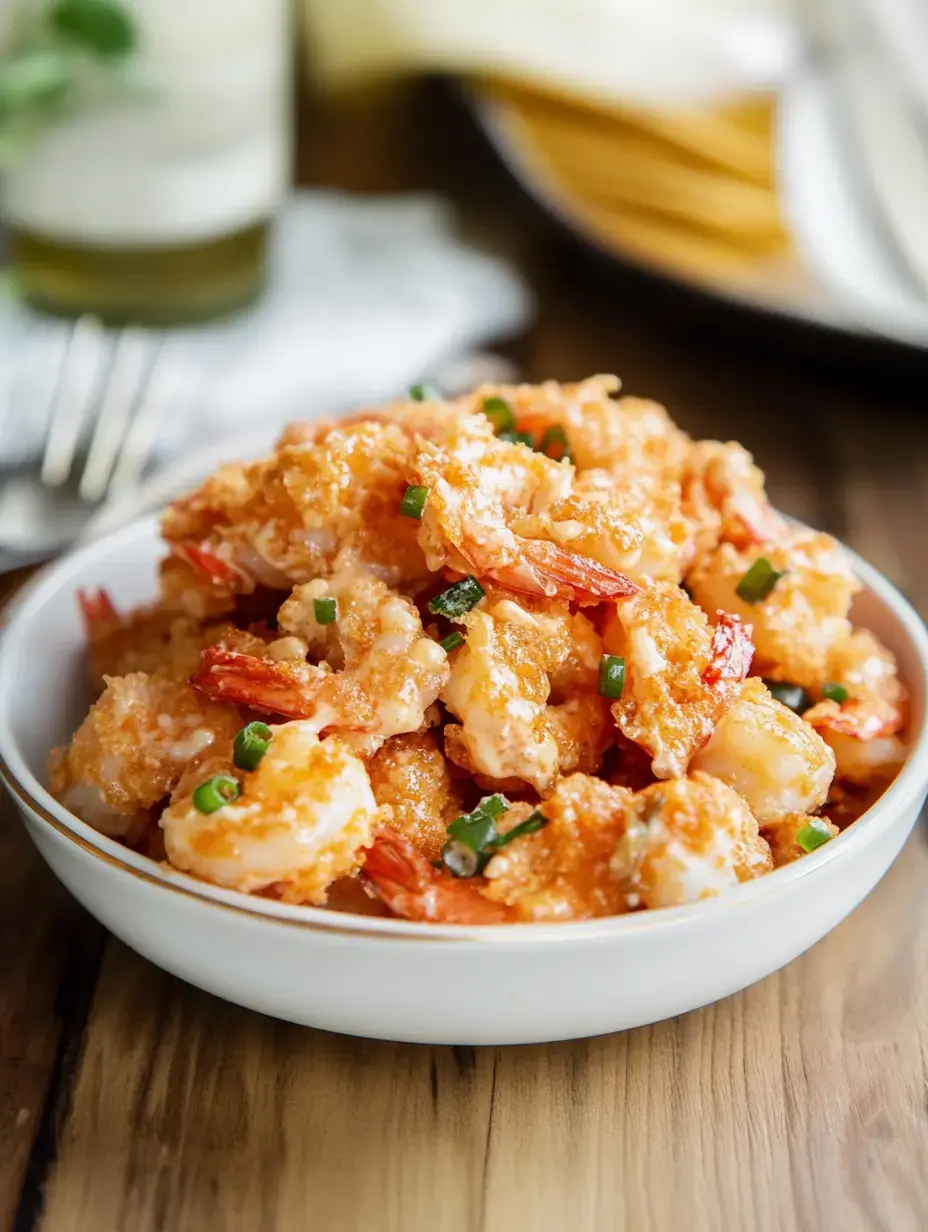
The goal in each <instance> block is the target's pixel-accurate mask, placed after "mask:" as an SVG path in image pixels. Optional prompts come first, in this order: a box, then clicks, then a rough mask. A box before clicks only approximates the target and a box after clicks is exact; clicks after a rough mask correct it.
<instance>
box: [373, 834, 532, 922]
mask: <svg viewBox="0 0 928 1232" xmlns="http://www.w3.org/2000/svg"><path fill="white" fill-rule="evenodd" d="M361 877H362V879H363V881H364V883H365V885H366V886H367V887H368V888H369V889H370V891H372V892H373V894H374V895H376V897H377V898H379V899H380V900H381V902H383V903H385V904H386V906H387V907H389V908H390V910H391V911H392V912H393V914H394V915H398V916H401V917H403V918H404V919H407V920H432V921H437V922H441V923H444V924H505V923H506V922H507V921H508V920H511V919H512V914H511V912H510V910H509V909H508V908H507V907H506V906H505V905H504V904H502V903H493V902H490V900H489V899H487V898H484V897H483V895H482V894H481V893H480V891H479V888H478V886H477V884H476V883H475V881H473V880H471V879H466V880H465V879H458V878H455V877H452V876H451V874H450V873H446V872H443V871H442V870H440V869H437V868H435V867H434V866H433V865H431V864H430V863H429V862H428V860H427V859H426V858H425V856H423V855H421V854H420V853H419V852H418V851H416V849H415V848H414V847H413V846H412V844H411V843H408V842H407V841H406V839H404V838H403V837H402V836H401V835H400V834H398V833H397V832H396V831H395V830H391V829H388V828H383V829H381V830H379V831H378V832H377V834H376V836H375V838H374V843H373V846H372V847H371V848H370V849H369V850H368V852H367V855H366V856H365V860H364V867H363V868H362V870H361Z"/></svg>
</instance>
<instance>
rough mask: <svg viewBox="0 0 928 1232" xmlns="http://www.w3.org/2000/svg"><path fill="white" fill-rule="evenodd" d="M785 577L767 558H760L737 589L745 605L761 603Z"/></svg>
mask: <svg viewBox="0 0 928 1232" xmlns="http://www.w3.org/2000/svg"><path fill="white" fill-rule="evenodd" d="M782 576H783V574H782V573H778V572H777V570H776V569H774V567H773V565H771V563H770V561H769V560H768V559H767V557H766V556H758V558H757V560H755V562H754V564H753V565H751V567H750V569H748V571H747V573H745V575H744V577H743V578H742V579H741V581H740V582H739V583H738V585H737V586H736V587H735V592H736V594H737V595H738V597H739V599H743V600H744V602H745V603H750V604H752V605H753V604H755V603H761V602H762V601H763V600H764V599H766V598H767V596H768V595H769V594H770V592H771V591H772V590H773V588H774V586H776V584H777V582H779V580H780V578H781V577H782Z"/></svg>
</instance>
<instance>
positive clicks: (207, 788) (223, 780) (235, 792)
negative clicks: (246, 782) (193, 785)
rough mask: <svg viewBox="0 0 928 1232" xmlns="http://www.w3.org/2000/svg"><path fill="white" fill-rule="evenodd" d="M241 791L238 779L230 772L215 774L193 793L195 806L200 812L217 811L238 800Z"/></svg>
mask: <svg viewBox="0 0 928 1232" xmlns="http://www.w3.org/2000/svg"><path fill="white" fill-rule="evenodd" d="M240 792H241V787H239V784H238V779H234V778H232V776H231V775H228V774H214V775H213V777H212V778H211V779H206V781H205V782H203V783H201V784H200V786H199V787H198V788H197V789H196V791H195V792H194V793H193V807H194V808H195V809H196V810H197V812H199V813H215V812H217V811H218V810H219V809H221V808H222V807H223V806H224V805H226V804H231V803H232V801H233V800H237V799H238V797H239V794H240Z"/></svg>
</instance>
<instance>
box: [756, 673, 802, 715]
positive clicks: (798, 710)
mask: <svg viewBox="0 0 928 1232" xmlns="http://www.w3.org/2000/svg"><path fill="white" fill-rule="evenodd" d="M764 684H765V685H766V686H767V688H768V689H769V690H770V695H771V697H773V698H775V700H776V701H778V702H781V703H782V704H783V705H784V706H786V707H788V708H789V709H790V710H792V711H793V712H794V713H795V714H805V712H806V711H807V710H808V709H809V707H810V706H811V705H812V698H811V697H810V696H809V695H808V693H807V692H806V691H805V689H804V688H803V687H802V685H799V684H789V682H788V681H784V680H765V681H764Z"/></svg>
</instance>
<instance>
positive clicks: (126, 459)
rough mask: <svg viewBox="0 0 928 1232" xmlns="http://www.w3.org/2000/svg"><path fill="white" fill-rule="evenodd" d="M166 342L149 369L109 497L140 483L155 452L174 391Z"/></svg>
mask: <svg viewBox="0 0 928 1232" xmlns="http://www.w3.org/2000/svg"><path fill="white" fill-rule="evenodd" d="M164 345H165V344H163V343H162V345H161V347H160V348H159V349H158V350H157V351H156V352H155V356H154V358H153V359H152V362H151V366H150V367H149V369H148V379H147V381H146V384H145V387H144V389H143V390H142V392H141V393H140V394H139V397H138V400H137V402H136V408H135V415H134V417H133V419H132V422H131V423H130V424H129V427H128V430H127V431H126V434H125V437H124V438H123V441H122V451H121V453H120V455H119V458H118V459H117V462H116V466H115V468H114V470H113V473H112V476H111V478H110V483H109V487H108V489H107V493H106V494H107V496H115V495H117V494H118V493H120V492H124V491H125V490H126V489H127V488H130V487H131V486H132V485H133V484H135V483H136V482H138V479H139V478H140V476H141V473H142V468H143V467H144V466H145V462H146V460H147V458H148V455H149V453H150V451H151V447H152V444H153V442H154V439H155V432H156V430H157V427H158V422H159V420H160V419H161V413H162V411H163V410H164V408H165V406H166V405H167V403H168V399H169V394H170V390H169V387H168V384H169V383H168V381H167V380H166V378H165V365H164V363H163V362H162V360H163V356H164Z"/></svg>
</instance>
